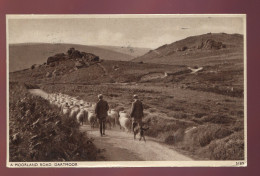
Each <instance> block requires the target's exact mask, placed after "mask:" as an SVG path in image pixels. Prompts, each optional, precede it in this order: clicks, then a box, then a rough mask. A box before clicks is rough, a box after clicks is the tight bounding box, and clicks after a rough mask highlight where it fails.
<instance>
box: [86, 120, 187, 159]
mask: <svg viewBox="0 0 260 176" xmlns="http://www.w3.org/2000/svg"><path fill="white" fill-rule="evenodd" d="M81 131H86V132H87V134H88V137H92V138H94V139H95V140H94V144H95V145H96V146H97V147H98V148H100V149H101V150H103V153H102V154H103V155H104V157H105V159H104V160H106V161H190V160H192V159H191V158H189V157H187V156H184V155H182V154H180V153H178V152H176V151H174V150H173V149H171V148H170V147H169V146H167V145H164V144H161V143H158V142H156V141H154V140H153V139H152V138H148V137H146V142H144V141H143V140H142V141H139V139H138V138H139V137H138V138H137V139H136V140H134V139H133V134H131V133H127V132H124V131H120V130H119V129H118V128H114V129H112V130H106V136H103V137H101V136H100V133H99V131H98V129H97V128H95V129H90V127H89V126H88V125H83V126H81Z"/></svg>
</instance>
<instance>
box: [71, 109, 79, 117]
mask: <svg viewBox="0 0 260 176" xmlns="http://www.w3.org/2000/svg"><path fill="white" fill-rule="evenodd" d="M79 110H80V109H79V107H77V106H72V108H71V111H70V118H75V117H76V115H77V114H78V112H79Z"/></svg>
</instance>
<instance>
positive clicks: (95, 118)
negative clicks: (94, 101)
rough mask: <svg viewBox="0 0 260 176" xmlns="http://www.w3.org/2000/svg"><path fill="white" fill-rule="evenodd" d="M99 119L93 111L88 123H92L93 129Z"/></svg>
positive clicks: (90, 112)
mask: <svg viewBox="0 0 260 176" xmlns="http://www.w3.org/2000/svg"><path fill="white" fill-rule="evenodd" d="M96 121H97V117H96V115H95V113H94V112H93V111H89V112H88V122H89V123H90V126H91V128H94V126H95V123H96Z"/></svg>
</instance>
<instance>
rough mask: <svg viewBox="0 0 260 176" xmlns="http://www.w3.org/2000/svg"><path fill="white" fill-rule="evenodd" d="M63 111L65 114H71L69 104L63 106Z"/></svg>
mask: <svg viewBox="0 0 260 176" xmlns="http://www.w3.org/2000/svg"><path fill="white" fill-rule="evenodd" d="M62 113H63V114H64V115H69V114H70V108H69V107H68V106H64V107H63V108H62Z"/></svg>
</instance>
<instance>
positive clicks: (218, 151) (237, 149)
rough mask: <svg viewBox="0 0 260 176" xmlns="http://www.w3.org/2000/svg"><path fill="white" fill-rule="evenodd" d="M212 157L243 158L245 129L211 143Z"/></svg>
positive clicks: (217, 158)
mask: <svg viewBox="0 0 260 176" xmlns="http://www.w3.org/2000/svg"><path fill="white" fill-rule="evenodd" d="M208 151H209V153H210V159H214V160H243V159H244V131H240V132H237V133H234V134H232V135H230V136H228V137H226V138H223V139H220V140H216V141H213V142H212V143H210V144H209V147H208Z"/></svg>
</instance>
